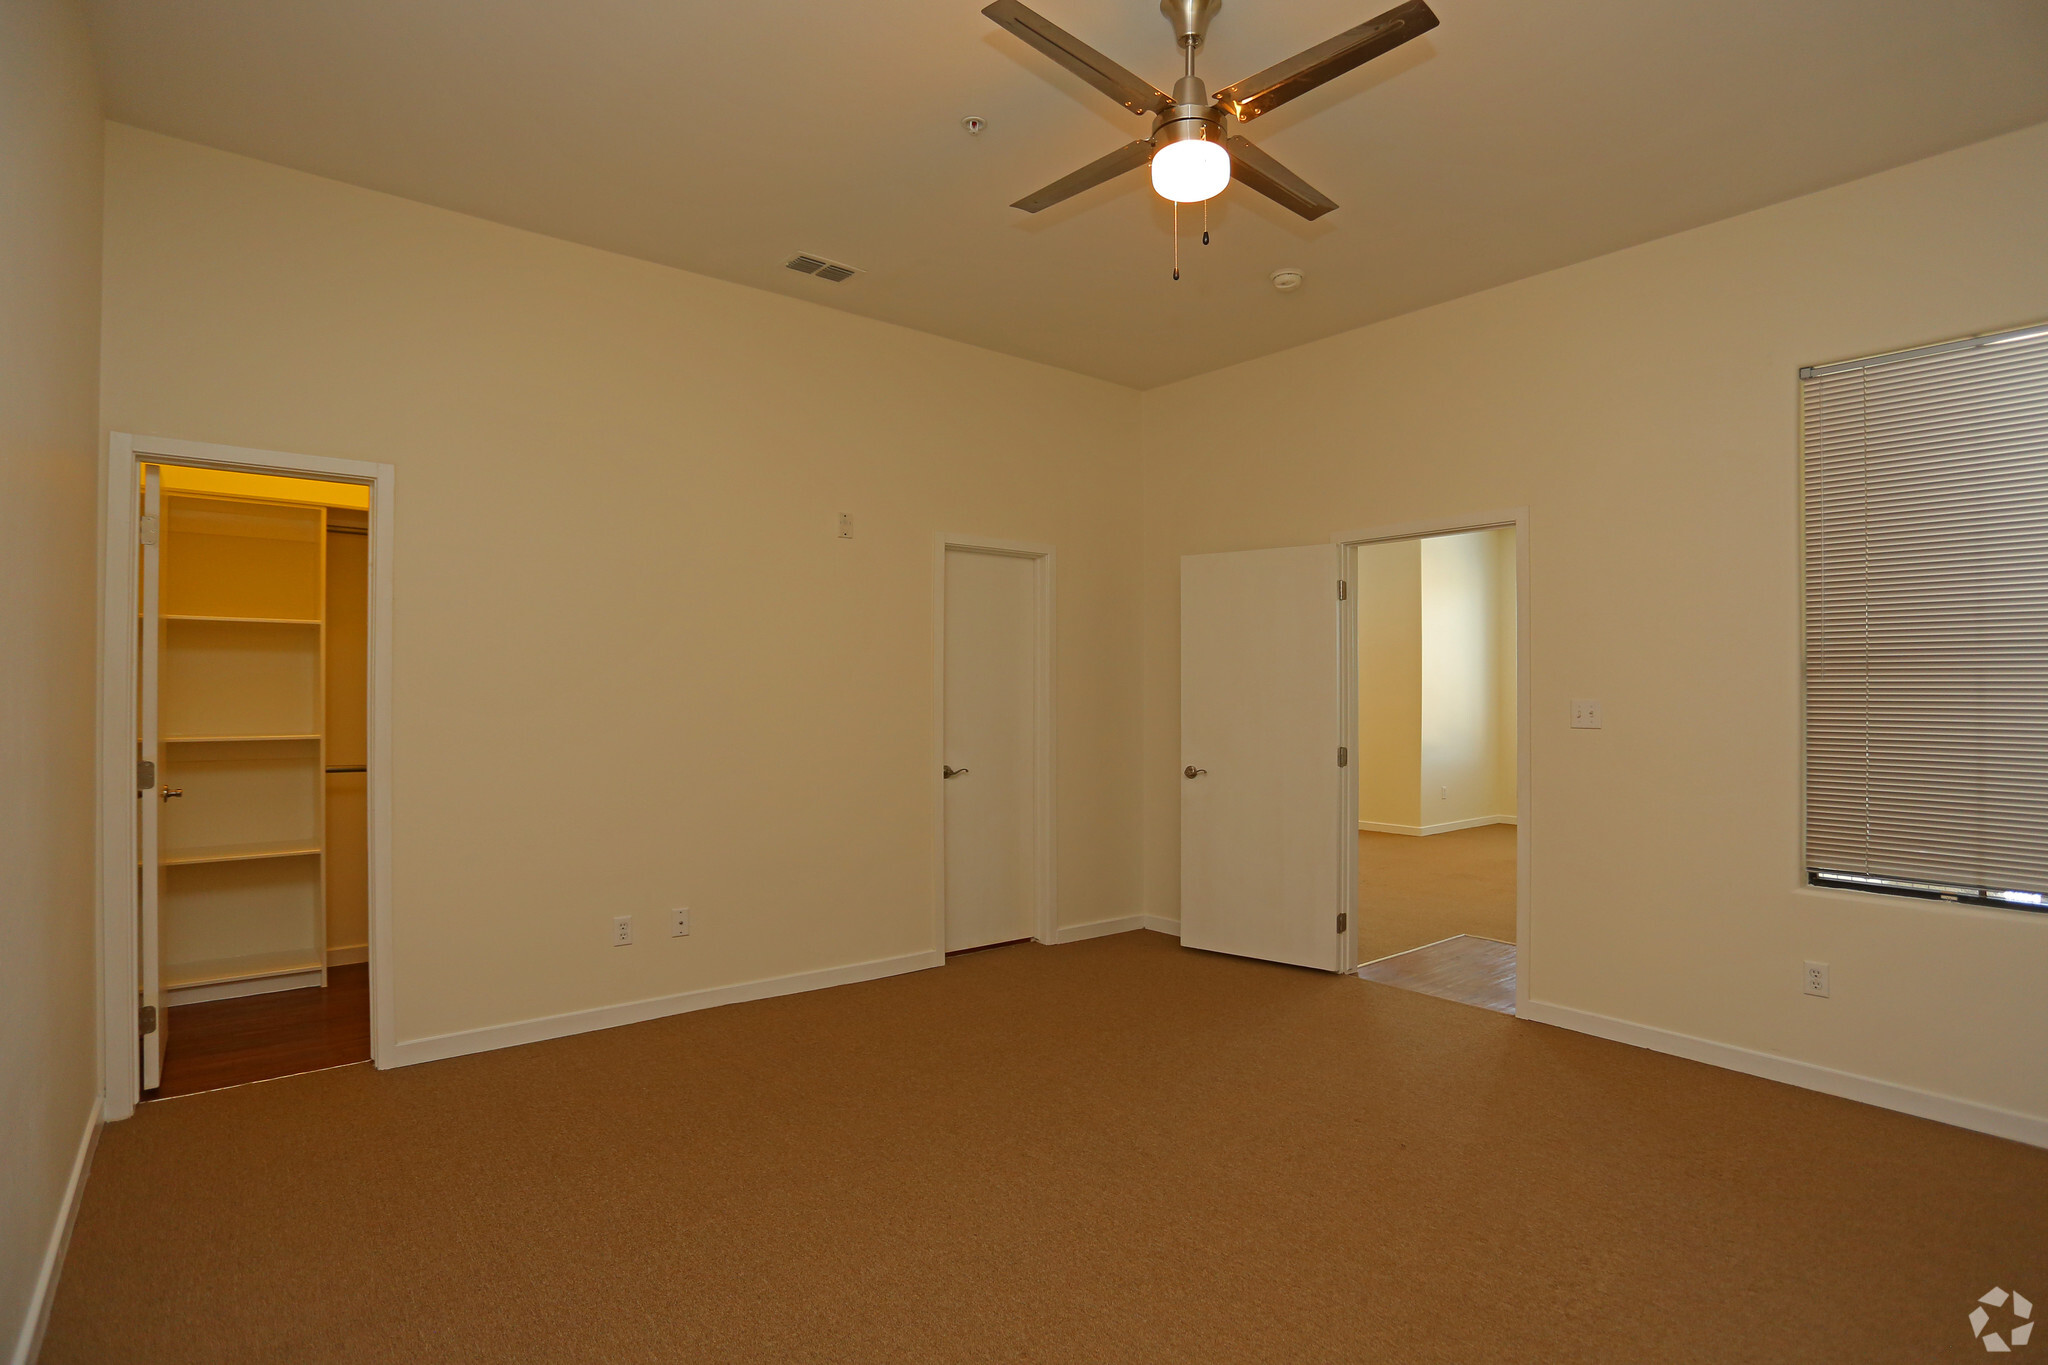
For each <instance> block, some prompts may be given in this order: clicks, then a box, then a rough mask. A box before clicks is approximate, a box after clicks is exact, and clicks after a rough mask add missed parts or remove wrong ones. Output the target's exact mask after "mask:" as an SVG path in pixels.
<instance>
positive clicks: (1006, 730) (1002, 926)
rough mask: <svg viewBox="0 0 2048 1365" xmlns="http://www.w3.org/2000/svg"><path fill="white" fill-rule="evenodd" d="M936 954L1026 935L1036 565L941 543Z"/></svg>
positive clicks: (1032, 884)
mask: <svg viewBox="0 0 2048 1365" xmlns="http://www.w3.org/2000/svg"><path fill="white" fill-rule="evenodd" d="M945 572H946V583H945V599H946V601H945V612H946V644H945V661H944V666H945V670H946V675H945V706H946V716H945V734H946V742H945V766H946V768H947V770H949V771H951V772H952V773H953V774H954V775H953V776H950V777H947V778H946V779H945V781H944V783H943V790H944V792H945V821H946V832H945V839H946V844H945V847H946V951H947V952H957V951H959V950H960V949H962V948H980V947H983V946H985V945H987V944H990V943H1007V942H1009V941H1011V940H1013V939H1020V938H1030V937H1031V936H1032V934H1033V933H1034V932H1035V930H1036V929H1037V924H1036V914H1037V901H1038V890H1037V881H1036V872H1035V869H1034V866H1033V862H1034V852H1035V849H1036V847H1037V840H1036V838H1035V830H1034V828H1033V819H1034V810H1035V808H1036V801H1035V799H1034V797H1035V792H1034V790H1033V781H1034V778H1033V761H1032V760H1033V754H1034V752H1035V749H1036V744H1035V742H1034V741H1035V735H1034V733H1033V727H1034V725H1035V723H1036V721H1035V717H1036V712H1037V708H1036V706H1035V704H1034V695H1033V688H1034V686H1035V682H1036V678H1037V667H1036V649H1037V638H1038V632H1037V612H1038V592H1037V566H1036V564H1035V563H1034V561H1032V560H1030V559H1026V558H1022V557H1020V556H1017V555H1006V554H992V553H984V552H979V551H970V550H954V549H949V550H947V551H946V570H945Z"/></svg>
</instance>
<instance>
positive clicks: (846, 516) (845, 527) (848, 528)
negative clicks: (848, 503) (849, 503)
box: [839, 512, 853, 540]
mask: <svg viewBox="0 0 2048 1365" xmlns="http://www.w3.org/2000/svg"><path fill="white" fill-rule="evenodd" d="M839 538H840V539H841V540H852V539H853V513H851V512H841V513H840V514H839Z"/></svg>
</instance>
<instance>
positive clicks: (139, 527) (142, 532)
mask: <svg viewBox="0 0 2048 1365" xmlns="http://www.w3.org/2000/svg"><path fill="white" fill-rule="evenodd" d="M135 533H136V536H137V538H138V539H139V540H141V542H142V543H143V544H144V545H154V544H156V518H155V517H144V518H143V519H142V520H141V521H139V522H137V523H136V524H135Z"/></svg>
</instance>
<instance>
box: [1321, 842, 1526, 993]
mask: <svg viewBox="0 0 2048 1365" xmlns="http://www.w3.org/2000/svg"><path fill="white" fill-rule="evenodd" d="M1453 934H1471V935H1472V936H1473V937H1475V938H1490V939H1495V940H1497V941H1499V942H1501V943H1513V942H1514V941H1515V827H1514V826H1513V825H1480V826H1479V827H1478V828H1476V829H1454V830H1451V831H1449V832H1448V833H1444V834H1423V835H1416V834H1378V833H1375V832H1373V831H1371V830H1360V831H1359V832H1358V960H1359V961H1360V962H1371V961H1373V960H1374V959H1376V958H1382V957H1385V956H1387V955H1388V954H1389V953H1405V952H1407V951H1408V950H1409V949H1410V948H1420V947H1421V946H1422V945H1423V944H1425V943H1436V942H1438V941H1440V940H1442V939H1447V938H1449V937H1451V935H1453Z"/></svg>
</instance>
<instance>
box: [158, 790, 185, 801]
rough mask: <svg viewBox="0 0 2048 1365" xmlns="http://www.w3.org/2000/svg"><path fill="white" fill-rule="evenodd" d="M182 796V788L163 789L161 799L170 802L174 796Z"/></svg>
mask: <svg viewBox="0 0 2048 1365" xmlns="http://www.w3.org/2000/svg"><path fill="white" fill-rule="evenodd" d="M184 794H185V789H184V788H183V787H165V788H164V789H163V798H164V800H166V801H168V800H170V799H171V798H172V797H174V796H183V795H184Z"/></svg>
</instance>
